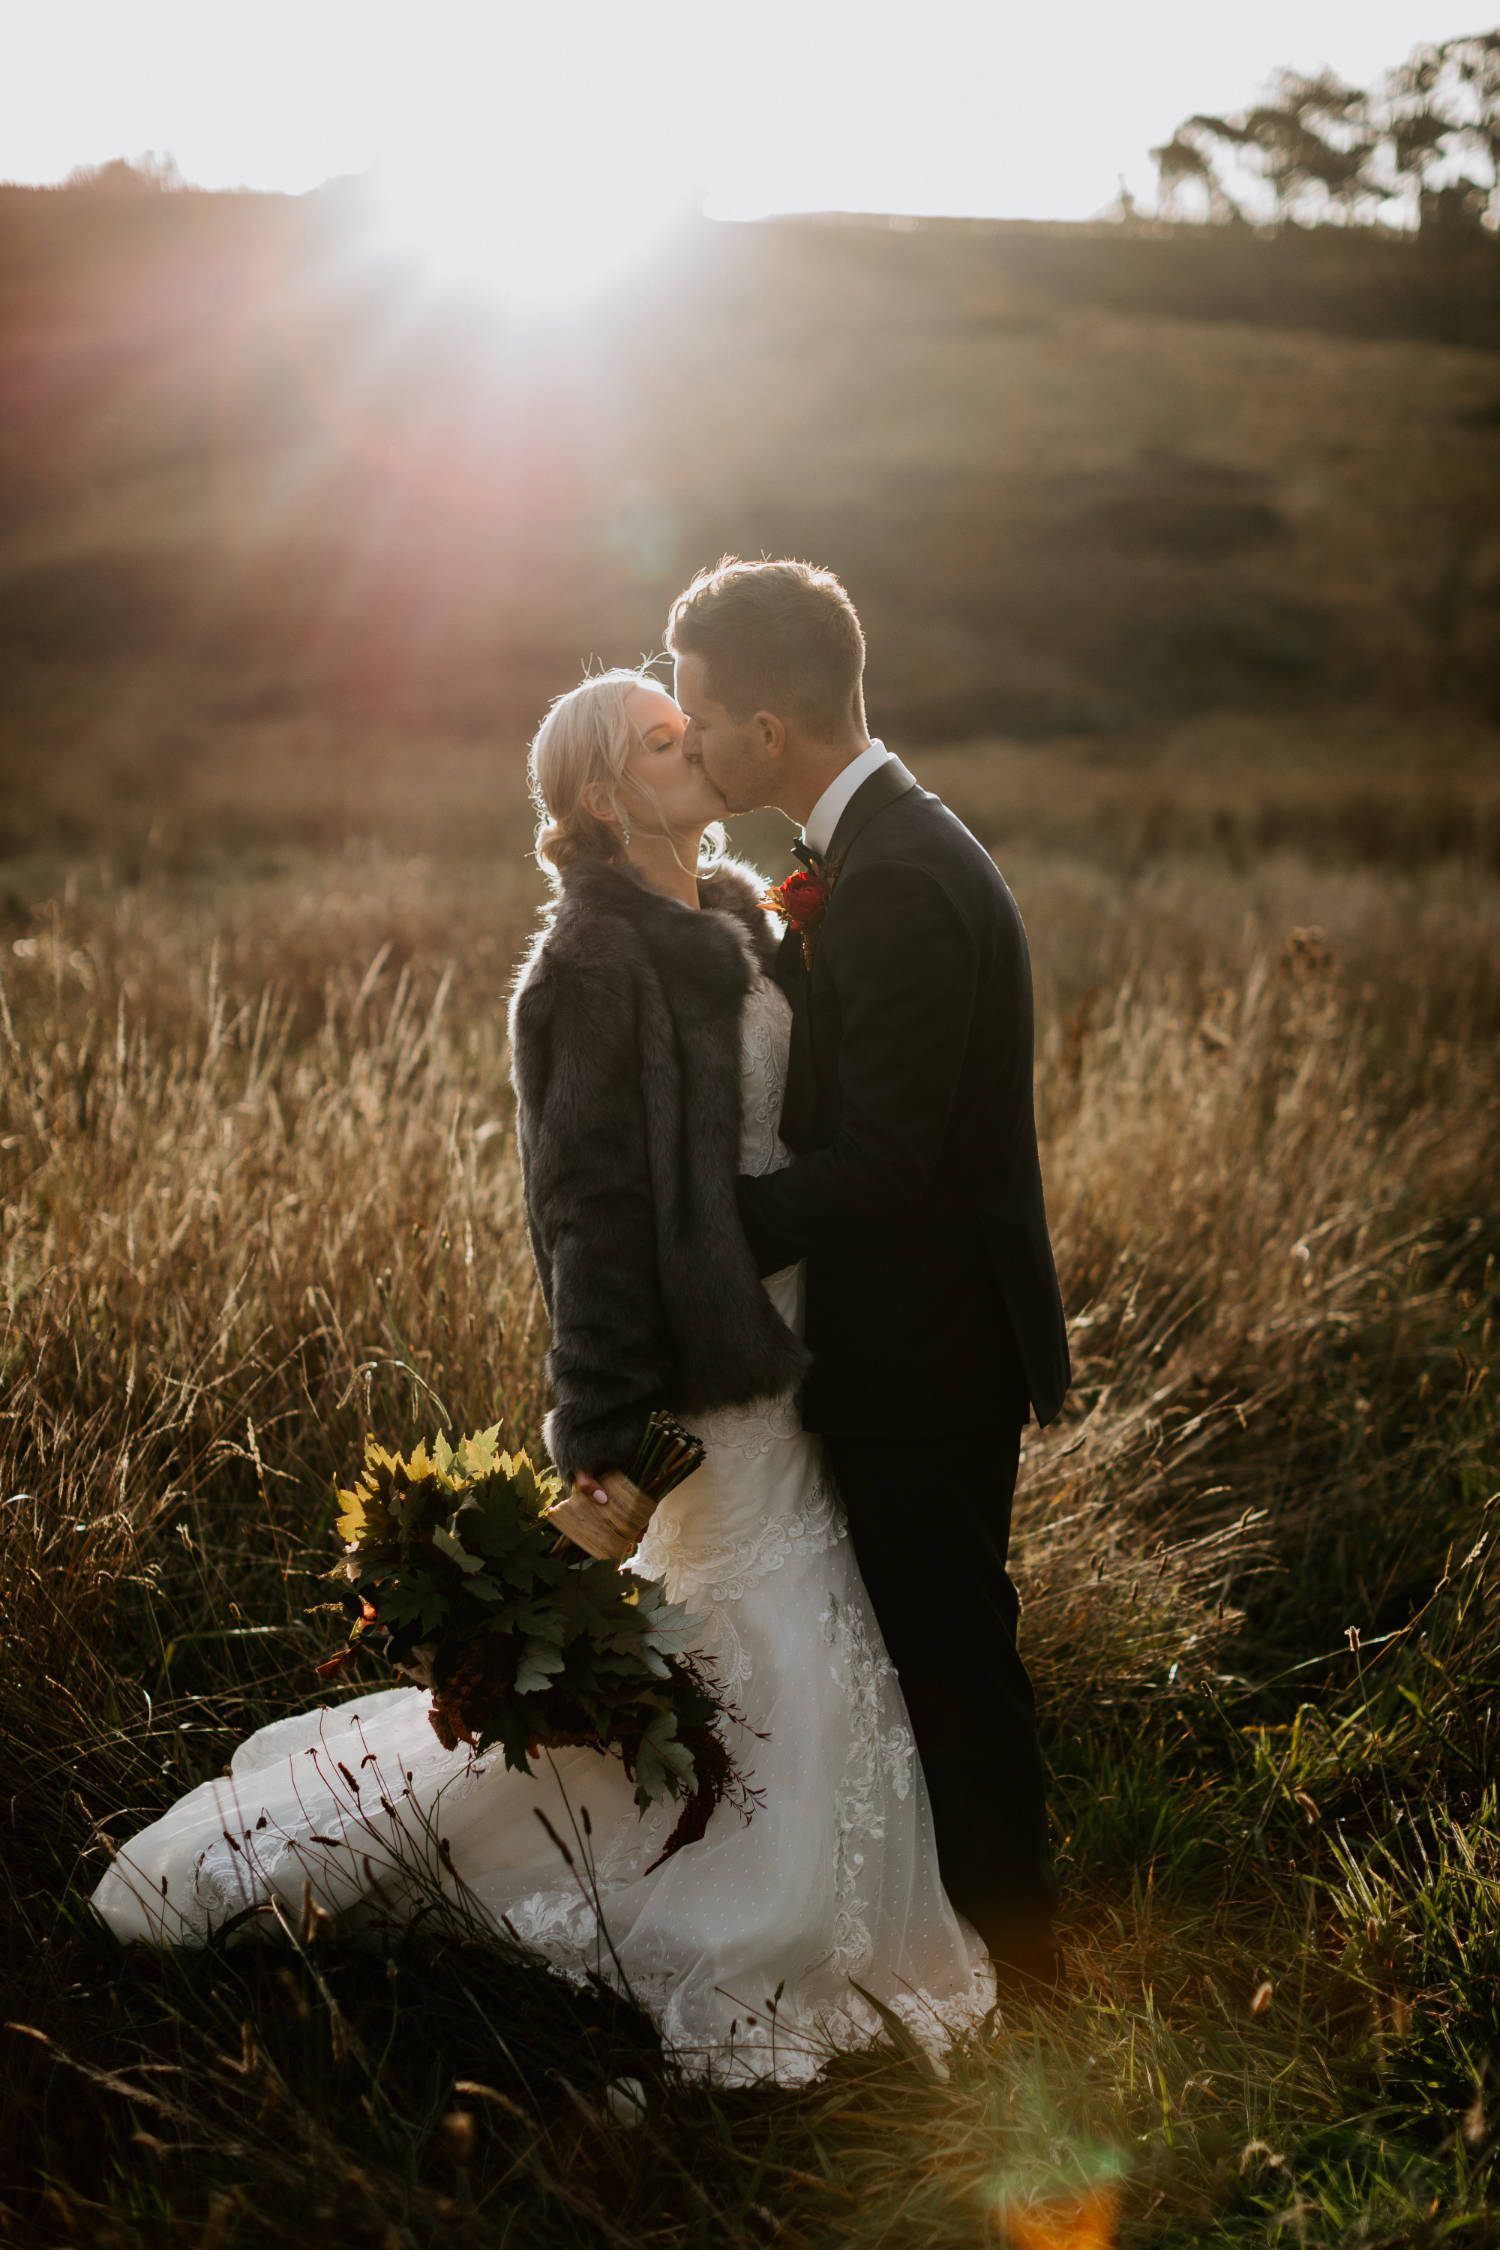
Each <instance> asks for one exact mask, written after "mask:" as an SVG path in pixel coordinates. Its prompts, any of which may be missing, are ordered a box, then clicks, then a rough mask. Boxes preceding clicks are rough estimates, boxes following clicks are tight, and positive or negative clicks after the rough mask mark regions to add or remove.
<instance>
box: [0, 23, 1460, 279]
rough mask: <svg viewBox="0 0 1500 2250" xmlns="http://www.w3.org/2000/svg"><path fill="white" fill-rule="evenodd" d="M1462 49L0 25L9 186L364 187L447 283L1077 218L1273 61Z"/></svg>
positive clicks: (1051, 31) (1396, 31) (330, 26)
mask: <svg viewBox="0 0 1500 2250" xmlns="http://www.w3.org/2000/svg"><path fill="white" fill-rule="evenodd" d="M1467 28H1469V27H1468V25H1467V23H1465V22H1459V21H1455V20H1453V19H1452V18H1451V17H1450V16H1449V15H1448V13H1447V12H1446V11H1445V10H1444V9H1443V8H1442V7H1440V6H1434V5H1433V4H1432V0H1306V4H1301V5H1299V4H1296V0H1268V4H1267V5H1263V6H1261V7H1259V8H1257V9H1255V10H1244V11H1230V10H1227V9H1218V8H1204V7H1202V6H1201V5H1197V4H1194V0H1157V4H1156V5H1153V6H1148V7H1146V8H1144V9H1138V10H1133V11H1131V10H1121V9H1119V8H1117V7H1114V6H1104V5H1097V4H1096V5H1092V6H1089V7H1086V8H1084V9H1082V10H1080V11H1075V12H1072V13H1070V14H1069V15H1068V16H1067V17H1066V18H1064V17H1063V16H1062V15H1060V14H1056V13H1053V12H1050V11H1047V12H1044V11H1039V10H1034V9H1021V8H1013V7H1005V6H995V5H991V6H983V5H975V4H974V0H967V4H965V0H931V4H930V5H926V6H922V7H916V6H907V7H900V8H890V7H886V8H871V7H870V6H868V5H864V6H856V5H850V4H847V0H824V4H822V5H819V4H817V0H813V4H811V5H808V4H803V5H796V4H792V0H763V4H762V5H761V6H759V7H758V8H757V9H756V11H755V13H754V15H753V17H752V16H746V15H745V14H744V13H742V12H741V11H739V10H731V9H728V8H725V7H723V6H714V7H708V8H700V9H689V8H687V7H685V6H683V5H681V4H680V0H637V4H635V5H631V6H628V7H619V6H615V7H609V6H602V5H573V6H552V7H546V8H536V7H525V8H522V7H516V6H511V5H505V4H500V5H489V6H486V5H476V4H472V0H471V4H468V5H457V4H454V0H447V4H443V0H438V4H435V5H431V6H427V7H424V8H422V9H421V10H418V9H417V8H415V7H411V6H407V7H396V6H391V5H389V4H383V5H382V4H373V5H354V4H352V0H311V4H308V0H302V4H295V5H294V4H291V0H259V4H258V5H256V6H254V7H252V6H250V5H248V4H247V0H219V4H216V5H214V6H212V7H209V6H205V5H204V4H203V0H141V4H137V5H134V6H130V7H128V8H122V7H120V6H119V5H118V4H117V0H49V5H48V6H46V7H44V8H36V9H30V10H27V11H25V12H24V13H23V12H21V11H14V12H13V13H12V17H11V22H10V26H9V36H8V39H7V43H6V46H7V54H6V63H7V68H6V73H5V85H4V90H3V91H0V177H3V178H7V179H11V180H16V181H33V182H44V181H56V180H60V179H62V178H64V177H65V176H66V175H67V174H68V172H69V171H70V170H71V169H72V168H73V167H74V166H77V165H87V164H98V163H101V162H104V161H107V160H108V159H110V158H113V157H119V156H125V157H130V158H134V157H138V156H140V155H141V154H143V153H145V152H147V151H154V152H156V153H157V154H158V155H159V156H166V155H170V156H171V157H172V158H174V159H175V161H176V162H177V164H178V165H179V166H180V168H181V171H182V173H183V175H184V176H185V177H186V178H187V179H188V180H189V181H191V182H193V183H195V184H197V185H200V186H204V187H233V186H247V187H252V188H260V189H282V190H290V191H292V192H300V191H302V190H305V189H308V188H311V187H314V186H316V185H317V184H318V183H319V182H321V181H323V180H325V179H327V178H330V177H332V176H337V175H339V174H345V173H351V172H362V171H366V170H369V169H370V168H372V167H374V166H376V165H377V164H378V165H381V166H382V168H383V177H384V180H385V186H386V193H387V200H388V203H389V205H390V207H391V210H392V214H393V218H394V221H395V223H396V224H397V226H398V230H399V231H402V232H404V233H405V234H406V235H407V236H408V237H409V238H411V239H414V240H420V241H421V242H422V243H423V245H424V247H425V248H427V249H428V250H430V251H431V252H433V253H434V254H435V255H437V256H438V257H439V258H440V259H441V258H443V257H444V256H448V257H451V260H452V262H453V263H454V264H455V265H459V266H469V265H475V264H479V265H482V264H483V263H484V262H485V261H486V260H487V259H488V260H490V261H492V262H502V263H503V262H507V261H511V262H514V261H515V260H516V259H518V258H520V257H521V255H522V253H521V250H520V248H519V244H520V242H521V240H522V238H524V239H525V240H526V241H527V242H528V243H529V245H530V248H529V249H528V250H527V252H526V253H525V256H526V258H527V260H529V262H530V265H531V267H532V269H533V270H534V272H535V274H536V276H537V277H538V278H543V277H544V276H545V272H546V268H547V266H548V263H549V262H551V263H556V262H557V261H559V260H570V261H572V260H576V261H579V262H580V263H581V264H582V265H583V266H585V267H588V268H595V267H602V266H607V265H608V264H609V263H610V262H611V260H612V259H613V258H615V257H617V256H619V255H621V254H623V252H624V251H625V250H626V249H627V248H628V247H629V246H630V245H631V244H639V243H642V242H647V241H649V239H650V236H651V234H652V231H653V229H654V228H655V227H656V226H657V225H658V224H659V223H660V222H661V221H662V220H663V219H664V218H665V217H667V216H668V215H670V213H671V212H672V211H673V210H674V209H680V208H681V207H682V206H683V204H684V203H686V202H687V201H688V200H689V199H693V200H697V199H702V200H703V201H704V203H705V206H706V208H707V209H708V210H709V211H710V213H712V214H714V215H716V216H720V217H752V216H756V215H760V214H763V213H767V212H771V211H776V210H796V209H833V208H836V209H854V210H859V209H865V210H876V211H891V212H909V213H918V214H921V213H965V212H971V213H976V214H985V215H994V216H1001V217H1010V218H1034V219H1043V218H1053V219H1084V218H1088V217H1091V216H1093V215H1094V214H1095V213H1097V212H1099V211H1100V210H1102V209H1103V208H1105V207H1106V206H1108V205H1109V204H1110V203H1111V202H1112V201H1113V200H1114V198H1115V197H1116V195H1117V192H1118V189H1119V186H1120V183H1121V180H1122V179H1123V181H1124V182H1125V184H1126V185H1127V186H1128V188H1129V189H1130V191H1131V192H1132V193H1133V194H1134V195H1135V196H1136V197H1137V198H1138V199H1140V200H1142V201H1144V202H1147V203H1149V202H1150V200H1151V199H1152V197H1153V195H1154V191H1155V179H1154V172H1153V168H1152V165H1151V161H1150V156H1149V151H1150V149H1151V147H1152V146H1153V145H1154V144H1156V143H1158V142H1160V141H1162V140H1164V139H1165V138H1167V137H1168V136H1169V135H1170V133H1171V131H1172V129H1173V127H1174V126H1175V125H1176V124H1177V123H1178V122H1179V121H1180V120H1181V119H1182V118H1183V117H1184V116H1186V115H1188V114H1189V113H1190V112H1192V111H1194V110H1198V109H1224V108H1234V107H1237V106H1240V105H1242V104H1243V103H1245V102H1246V101H1248V100H1250V99H1252V98H1253V97H1254V95H1255V94H1256V92H1257V91H1258V89H1259V88H1260V86H1261V85H1262V84H1263V83H1264V81H1265V80H1266V78H1267V77H1268V76H1269V74H1270V73H1271V72H1273V71H1274V70H1276V69H1277V68H1278V67H1280V66H1282V65H1290V66H1293V67H1296V68H1299V69H1306V70H1312V69H1316V68H1318V67H1319V66H1321V65H1323V64H1328V65H1330V66H1332V68H1334V69H1335V70H1336V71H1338V72H1340V73H1341V74H1343V75H1344V76H1346V77H1349V78H1352V79H1355V80H1366V79H1368V78H1369V77H1372V76H1374V75H1375V74H1377V73H1378V72H1379V71H1380V70H1382V69H1383V68H1386V67H1389V66H1390V65H1392V64H1394V63H1396V62H1398V61H1399V60H1401V58H1402V57H1403V56H1404V55H1405V54H1406V53H1407V52H1408V51H1409V49H1410V48H1411V47H1412V46H1413V45H1415V44H1416V43H1418V42H1419V41H1424V40H1438V39H1442V38H1446V37H1450V36H1452V35H1454V34H1456V33H1458V32H1460V31H1463V30H1465V29H1467Z"/></svg>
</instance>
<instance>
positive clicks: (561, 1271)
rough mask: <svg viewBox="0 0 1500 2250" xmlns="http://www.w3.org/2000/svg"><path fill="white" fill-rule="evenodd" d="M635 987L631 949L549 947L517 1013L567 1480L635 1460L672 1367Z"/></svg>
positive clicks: (552, 1441) (550, 1427)
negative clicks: (554, 960)
mask: <svg viewBox="0 0 1500 2250" xmlns="http://www.w3.org/2000/svg"><path fill="white" fill-rule="evenodd" d="M635 999H636V994H635V989H634V980H633V978H632V976H631V974H630V970H629V966H628V964H627V963H624V962H621V963H617V964H614V965H611V964H610V963H609V962H607V961H601V962H599V963H598V964H597V965H596V966H595V968H594V971H593V973H592V974H591V975H590V976H589V977H588V978H586V979H584V978H579V977H577V976H571V975H559V974H557V973H556V972H555V971H554V969H553V968H552V966H551V965H550V964H549V962H548V961H547V959H546V957H545V953H544V952H543V953H541V954H539V955H538V956H536V957H535V958H534V960H533V963H532V965H531V968H530V971H529V973H528V974H527V975H526V977H525V979H524V981H523V983H522V985H521V986H520V988H519V990H518V991H517V994H516V998H515V1002H514V1005H513V1008H512V1013H511V1053H512V1064H513V1070H514V1074H515V1085H516V1102H517V1119H518V1131H519V1134H520V1139H521V1164H522V1171H523V1174H524V1177H525V1182H526V1209H527V1223H528V1226H529V1228H530V1231H531V1247H532V1254H533V1256H534V1257H535V1259H536V1268H537V1273H538V1275H539V1277H540V1279H541V1284H542V1294H543V1297H544V1298H545V1300H546V1305H547V1312H548V1316H549V1318H550V1320H551V1323H552V1338H553V1342H552V1349H551V1351H550V1352H549V1354H548V1358H547V1375H548V1380H549V1382H550V1384H551V1388H552V1393H553V1397H554V1399H555V1401H556V1404H555V1405H554V1406H553V1409H552V1411H551V1413H550V1414H549V1415H548V1417H547V1421H546V1425H545V1430H544V1434H545V1436H546V1440H547V1446H548V1450H549V1451H550V1453H551V1455H552V1458H553V1460H554V1462H555V1463H556V1464H557V1467H558V1470H559V1471H560V1473H561V1474H562V1476H563V1477H564V1478H565V1479H567V1480H569V1481H571V1479H572V1478H573V1476H574V1475H575V1473H576V1472H577V1471H578V1470H580V1469H583V1470H587V1471H588V1472H589V1473H590V1474H597V1473H599V1472H600V1471H602V1470H604V1469H608V1468H623V1467H626V1466H628V1464H629V1463H630V1461H631V1460H632V1459H633V1458H634V1455H635V1452H636V1449H637V1447H638V1446H639V1444H640V1441H641V1437H642V1435H643V1433H644V1431H645V1426H646V1422H647V1420H648V1418H649V1416H650V1414H651V1413H652V1411H653V1409H654V1408H655V1407H656V1406H658V1405H660V1404H661V1401H662V1398H663V1395H664V1391H665V1387H666V1385H667V1383H668V1381H669V1378H670V1374H671V1360H670V1352H669V1350H668V1340H669V1331H668V1326H667V1322H666V1319H665V1317H664V1312H663V1307H662V1302H661V1285H660V1282H659V1279H658V1276H657V1259H656V1242H655V1230H654V1223H653V1216H652V1206H651V1188H650V1177H651V1175H650V1166H649V1163H648V1156H647V1142H646V1117H645V1103H644V1099H643V1096H642V1092H641V1086H640V1074H639V1071H638V1069H637V1067H636V1061H635V1047H636V1024H635ZM580 1121H585V1122H586V1125H587V1130H580V1129H579V1127H580Z"/></svg>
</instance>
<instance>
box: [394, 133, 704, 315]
mask: <svg viewBox="0 0 1500 2250" xmlns="http://www.w3.org/2000/svg"><path fill="white" fill-rule="evenodd" d="M533 153H534V158H535V161H534V162H526V161H524V160H518V158H517V157H516V155H514V154H512V156H511V157H510V159H509V160H508V161H505V162H497V163H493V164H491V163H479V162H476V161H474V160H473V158H472V157H470V156H468V155H467V154H465V155H464V156H462V157H460V158H455V157H453V156H451V155H448V154H446V153H445V152H443V151H441V150H435V149H431V148H428V149H424V150H422V151H420V152H419V153H418V152H414V153H412V154H409V155H403V156H400V157H396V158H387V159H386V160H385V161H384V162H383V164H382V165H381V167H380V208H381V219H382V224H383V226H384V228H385V231H386V232H387V234H388V235H389V236H390V237H391V239H392V240H393V241H395V242H397V243H398V244H399V245H400V246H401V247H402V248H403V249H405V250H407V251H408V252H410V253H412V254H413V255H415V256H417V257H418V258H420V259H421V260H422V262H423V263H424V265H426V266H427V267H428V268H429V269H430V271H431V272H432V273H433V275H434V276H435V277H436V278H437V279H439V280H441V281H444V282H447V283H453V284H457V285H460V286H467V287H472V288H480V289H484V290H487V291H492V292H494V293H495V294H496V295H498V296H501V297H503V298H505V299H507V300H508V301H510V302H511V303H513V304H516V305H518V306H544V305H548V304H565V303H567V302H568V301H570V300H573V299H576V298H578V297H580V296H583V295H586V294H588V293H589V292H590V291H592V290H594V289H595V288H597V287H599V286H600V285H601V284H603V283H606V282H608V281H610V280H613V279H615V278H617V277H620V276H623V275H625V274H627V273H628V272H630V271H631V270H632V269H634V268H637V267H639V268H640V269H641V270H642V271H644V270H645V268H646V267H647V265H648V263H649V260H650V257H651V254H652V252H653V250H655V249H656V248H657V247H658V246H659V245H660V243H661V241H662V239H663V238H664V237H665V235H666V234H667V233H668V231H669V230H670V229H671V227H672V226H673V224H674V222H676V221H677V220H679V219H680V218H681V217H682V215H683V213H684V211H685V209H686V208H687V207H688V198H687V197H686V195H685V193H684V190H683V187H682V184H681V183H680V181H674V182H672V183H670V184H668V183H664V182H662V181H660V180H658V179H655V178H653V177H650V176H648V177H646V178H643V179H632V178H629V177H624V178H622V177H621V166H620V164H619V160H618V156H619V152H618V150H617V149H616V148H612V147H606V148H601V149H600V150H599V151H598V158H597V161H595V162H584V163H580V161H579V158H580V152H579V150H578V149H577V148H576V147H570V148H569V149H568V151H567V162H566V166H563V165H561V164H559V162H558V156H557V151H556V150H555V149H554V150H553V151H552V152H551V160H550V161H544V156H543V152H542V151H541V150H540V149H538V150H536V151H534V152H533ZM585 153H586V152H585Z"/></svg>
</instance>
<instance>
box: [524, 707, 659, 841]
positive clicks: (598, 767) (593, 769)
mask: <svg viewBox="0 0 1500 2250" xmlns="http://www.w3.org/2000/svg"><path fill="white" fill-rule="evenodd" d="M660 684H661V683H660V681H658V680H653V679H652V678H651V676H650V674H649V673H647V672H626V671H613V672H596V673H595V674H594V675H593V677H592V678H591V679H587V680H582V681H580V682H579V684H578V686H577V687H576V688H569V690H568V692H567V694H566V695H560V696H559V697H558V698H557V701H556V702H555V703H554V704H553V706H552V708H551V710H550V711H549V712H548V713H547V716H546V718H545V719H543V721H542V723H541V725H540V726H539V727H538V728H537V730H536V734H535V736H534V737H533V740H532V744H531V754H530V757H529V759H528V761H527V768H526V770H527V776H528V779H529V781H530V784H531V801H532V803H533V804H534V805H535V806H536V814H537V831H536V856H537V858H538V859H539V860H541V861H542V862H543V864H544V865H545V866H546V867H547V868H548V869H549V870H550V871H551V873H552V875H553V876H554V878H555V877H556V876H558V875H560V874H561V873H562V871H563V869H564V868H565V867H571V866H572V865H573V863H574V861H575V860H580V859H612V860H622V859H623V858H624V857H625V840H624V835H623V832H622V828H621V827H620V826H619V825H617V824H616V823H614V822H612V821H607V820H600V819H599V818H598V817H597V816H596V815H595V814H593V813H591V812H590V811H589V810H588V808H587V806H586V805H585V804H584V802H583V792H584V790H585V789H586V788H587V787H588V785H589V783H590V782H591V781H597V782H601V783H602V784H603V785H604V788H605V789H606V790H607V792H608V794H609V799H610V802H611V804H614V803H616V801H617V800H616V794H615V793H616V791H617V790H618V788H619V785H620V782H621V780H622V779H623V777H624V773H625V761H626V759H627V758H628V757H629V755H630V752H631V749H632V747H633V745H634V743H635V741H636V733H635V729H634V727H633V726H632V725H631V723H630V718H629V714H628V713H627V711H626V709H625V703H626V698H627V697H628V696H629V695H630V693H631V691H632V690H633V689H635V688H642V687H651V688H654V687H659V686H660Z"/></svg>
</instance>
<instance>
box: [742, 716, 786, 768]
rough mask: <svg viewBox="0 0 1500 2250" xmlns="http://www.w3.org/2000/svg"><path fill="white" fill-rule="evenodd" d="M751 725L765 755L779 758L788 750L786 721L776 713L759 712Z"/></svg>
mask: <svg viewBox="0 0 1500 2250" xmlns="http://www.w3.org/2000/svg"><path fill="white" fill-rule="evenodd" d="M750 723H751V725H752V726H753V727H754V728H755V731H756V734H757V735H758V737H759V739H760V746H761V749H762V750H763V751H764V753H765V755H766V756H767V757H768V758H779V757H780V756H781V754H782V752H783V751H784V750H785V748H786V721H785V720H784V719H778V718H777V716H776V714H775V712H774V711H757V712H756V714H755V717H754V718H753V719H752V720H751V722H750Z"/></svg>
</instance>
